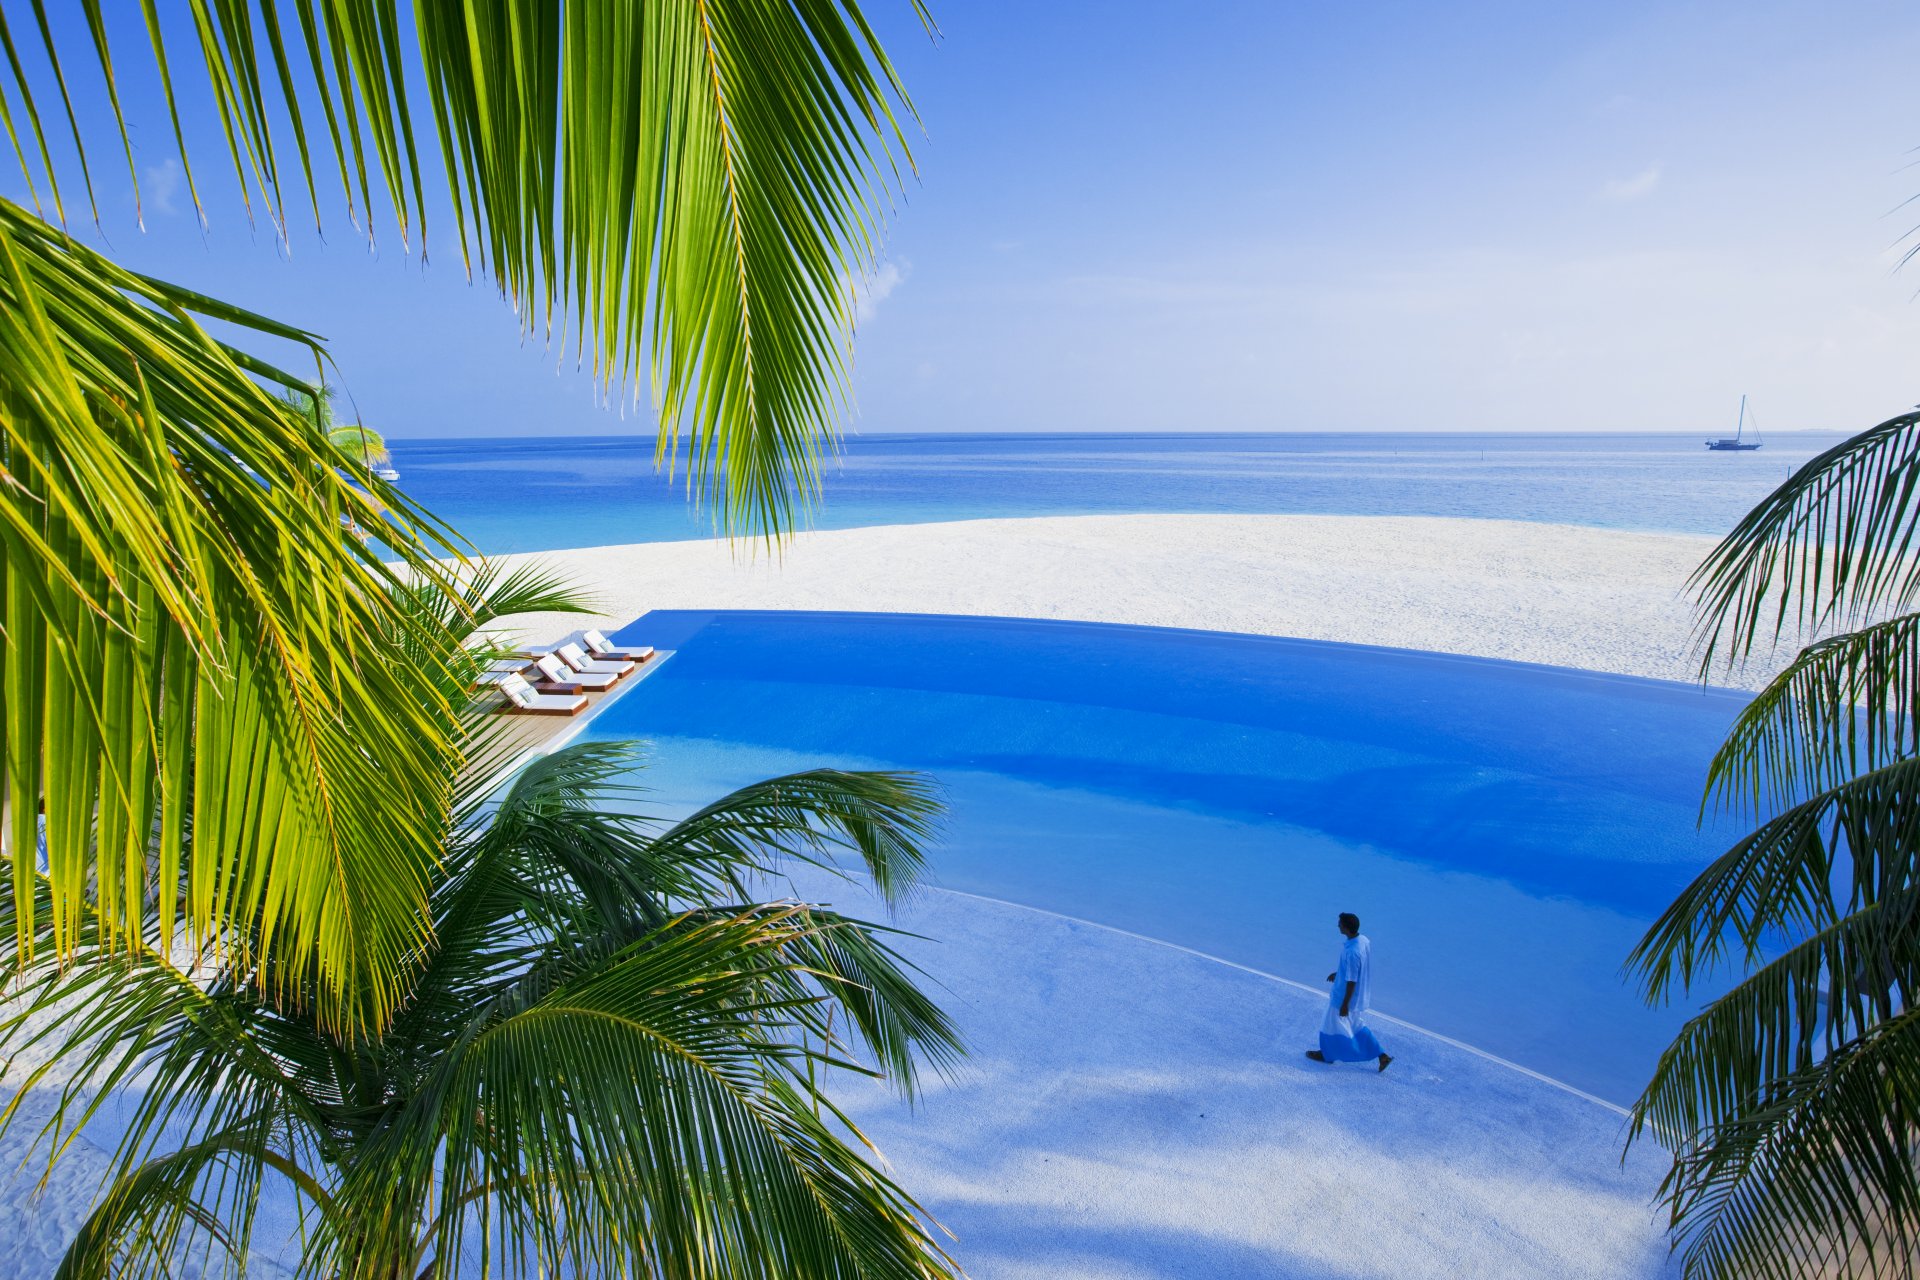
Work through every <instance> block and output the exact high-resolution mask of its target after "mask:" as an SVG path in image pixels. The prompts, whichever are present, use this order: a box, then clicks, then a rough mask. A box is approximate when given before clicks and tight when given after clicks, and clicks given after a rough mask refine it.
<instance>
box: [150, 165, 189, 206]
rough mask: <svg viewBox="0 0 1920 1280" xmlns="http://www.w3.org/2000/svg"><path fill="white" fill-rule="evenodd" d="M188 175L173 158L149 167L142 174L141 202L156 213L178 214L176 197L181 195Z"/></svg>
mask: <svg viewBox="0 0 1920 1280" xmlns="http://www.w3.org/2000/svg"><path fill="white" fill-rule="evenodd" d="M185 176H186V175H185V174H183V173H182V172H181V171H180V162H179V161H178V160H175V159H174V158H173V157H172V156H168V157H167V158H166V160H164V161H163V162H161V163H160V164H157V165H149V166H148V167H147V168H146V169H145V170H143V171H142V172H141V174H140V202H141V204H142V205H143V206H144V207H145V208H148V209H151V210H153V212H155V213H167V214H171V213H178V212H180V208H179V206H178V205H177V204H176V203H175V202H174V197H176V196H178V195H179V194H180V182H181V179H183V178H184V177H185Z"/></svg>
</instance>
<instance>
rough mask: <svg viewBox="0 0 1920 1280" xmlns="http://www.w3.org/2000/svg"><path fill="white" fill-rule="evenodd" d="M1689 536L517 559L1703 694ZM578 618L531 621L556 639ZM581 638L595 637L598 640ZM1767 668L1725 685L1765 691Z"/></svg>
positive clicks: (944, 541) (890, 535)
mask: <svg viewBox="0 0 1920 1280" xmlns="http://www.w3.org/2000/svg"><path fill="white" fill-rule="evenodd" d="M1712 546H1713V539H1711V538H1707V537H1701V536H1696V535H1688V534H1660V533H1630V532H1622V531H1618V530H1609V529H1588V528H1580V527H1576V526H1571V525H1550V524H1526V523H1521V522H1519V521H1510V520H1450V519H1439V518H1430V517H1416V516H1405V517H1401V516H1208V515H1142V516H1059V517H1051V516H1050V517H1040V518H1034V519H1023V520H967V521H960V522H956V523H951V524H928V525H897V526H889V527H885V528H876V529H850V530H835V531H829V532H819V533H808V534H803V535H800V536H799V537H798V538H796V539H795V540H794V541H793V543H792V544H791V545H790V546H788V547H787V548H785V550H784V552H783V553H782V554H780V555H779V556H778V557H777V558H776V557H774V556H770V555H769V554H768V553H767V552H765V551H764V550H760V551H759V552H758V554H755V553H754V552H753V551H751V550H749V549H730V548H728V547H727V546H725V545H724V544H718V543H712V542H664V543H643V544H636V545H632V546H618V547H590V548H584V549H581V550H573V551H555V552H545V553H539V554H534V555H528V556H515V557H509V559H510V560H512V561H516V562H517V561H523V560H529V559H531V560H537V561H540V562H542V563H545V564H548V565H551V566H553V567H554V568H557V569H559V570H561V571H562V572H564V573H565V574H566V575H567V576H568V577H569V579H571V580H572V581H574V582H576V583H578V584H579V585H580V586H582V587H584V588H586V589H587V590H589V591H591V592H592V594H593V596H594V597H595V600H596V603H597V607H598V609H599V613H598V614H596V615H594V617H595V618H596V619H597V620H598V621H600V622H602V623H612V624H615V625H618V624H621V623H625V622H628V621H631V620H632V619H634V618H636V617H638V616H639V615H640V614H642V613H645V612H647V611H648V610H649V609H730V608H754V609H835V610H837V609H854V610H871V611H879V612H903V613H961V614H981V615H996V614H997V615H1001V616H1006V617H1025V618H1072V619H1078V620H1081V621H1088V622H1130V623H1145V624H1150V625H1155V626H1169V627H1197V628H1201V629H1204V630H1212V631H1245V632H1253V633H1257V634H1263V635H1287V636H1300V637H1304V638H1306V639H1310V640H1339V641H1346V642H1350V643H1359V644H1383V645H1395V646H1399V647H1402V648H1409V649H1434V650H1440V651H1445V652H1453V653H1470V654H1477V655H1479V656H1482V657H1489V658H1506V659H1511V660H1515V661H1522V662H1544V663H1550V664H1553V665H1556V666H1568V667H1585V668H1590V669H1592V670H1596V671H1613V672H1619V673H1621V674H1624V675H1635V676H1652V677H1656V678H1659V679H1667V680H1691V679H1695V678H1697V672H1698V665H1697V658H1696V656H1695V651H1694V647H1693V644H1692V640H1691V630H1692V624H1693V614H1692V610H1691V607H1690V605H1689V603H1688V601H1687V600H1686V598H1685V597H1684V596H1683V594H1682V591H1683V588H1684V585H1685V583H1686V579H1687V575H1688V574H1689V573H1690V572H1692V570H1693V568H1694V566H1695V565H1697V564H1698V563H1699V562H1700V560H1701V559H1702V557H1704V556H1705V555H1706V554H1707V552H1708V551H1709V550H1710V549H1711V547H1712ZM581 623H582V619H580V618H576V617H561V616H548V617H538V618H532V619H528V620H526V623H525V627H524V631H523V633H524V634H525V635H527V636H529V637H539V638H547V637H548V636H550V634H551V633H555V632H558V631H562V630H566V629H569V628H571V627H573V626H577V625H581ZM587 625H591V624H590V623H589V624H587ZM1772 669H1773V664H1770V663H1767V662H1756V663H1755V664H1753V665H1752V666H1750V667H1749V668H1748V669H1747V670H1744V671H1736V672H1732V673H1728V672H1725V671H1717V672H1716V673H1715V675H1714V683H1716V684H1728V685H1735V686H1739V687H1757V686H1758V684H1759V683H1761V682H1762V681H1763V680H1764V676H1765V675H1766V674H1768V673H1770V672H1771V670H1772Z"/></svg>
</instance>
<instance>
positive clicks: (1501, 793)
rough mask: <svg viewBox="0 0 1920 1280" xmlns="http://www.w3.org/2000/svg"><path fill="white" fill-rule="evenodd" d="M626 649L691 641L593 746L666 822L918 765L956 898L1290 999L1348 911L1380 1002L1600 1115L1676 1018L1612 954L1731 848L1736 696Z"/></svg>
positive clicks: (1181, 659)
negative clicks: (660, 808) (606, 750)
mask: <svg viewBox="0 0 1920 1280" xmlns="http://www.w3.org/2000/svg"><path fill="white" fill-rule="evenodd" d="M620 638H621V639H622V640H623V641H625V642H629V643H647V644H653V645H656V646H658V647H660V648H663V649H668V648H671V649H674V650H676V651H677V653H676V655H675V656H674V658H673V659H672V660H671V661H670V662H668V663H667V664H666V665H665V666H664V667H662V669H661V670H660V671H659V672H657V673H656V674H654V675H653V676H652V677H651V678H649V679H648V680H647V681H645V682H644V683H643V684H641V685H640V686H638V687H637V688H635V689H634V690H632V691H631V692H630V693H629V694H628V695H627V696H626V697H624V698H622V699H621V700H620V701H618V702H616V703H614V704H611V705H610V706H609V707H608V708H607V709H606V711H605V712H604V713H603V714H602V715H600V716H599V717H598V718H597V719H596V720H595V721H593V722H592V724H591V726H590V733H591V734H592V736H594V737H600V738H625V737H634V738H645V739H647V740H649V741H650V742H652V743H653V744H654V746H655V748H656V751H655V756H654V764H653V765H652V766H651V767H650V768H649V770H648V776H647V779H646V782H647V785H649V786H650V787H652V788H654V789H655V790H656V792H657V793H658V794H659V798H660V801H661V802H662V803H663V804H664V805H668V806H689V805H692V804H694V803H697V802H703V801H705V800H709V799H711V798H713V797H714V796H715V795H716V794H717V793H718V792H719V791H721V790H723V789H725V788H728V787H731V786H735V785H738V784H740V783H743V782H747V781H750V780H752V779H754V778H758V777H764V776H768V775H769V774H773V773H779V772H786V771H790V770H793V769H799V768H806V767H811V766H815V765H829V764H830V765H837V766H841V767H889V768H900V767H906V768H916V769H925V770H928V771H930V772H932V773H934V774H935V775H937V776H938V777H939V778H940V780H941V782H942V783H943V784H944V786H945V788H946V791H947V795H948V799H949V801H950V804H951V813H950V817H949V821H948V826H947V830H946V836H945V839H944V841H943V843H942V844H941V846H940V847H939V849H938V850H937V852H936V855H935V866H936V869H937V876H938V880H939V882H940V883H941V884H943V885H945V886H947V887H949V888H954V889H961V890H966V891H969V892H974V893H981V894H987V895H990V896H993V897H999V898H1005V899H1008V900H1011V901H1015V902H1020V903H1024V904H1027V905H1031V906H1035V907H1041V908H1045V909H1048V910H1053V911H1058V912H1062V913H1065V914H1069V915H1074V916H1080V917H1084V918H1088V919H1091V920H1095V921H1098V922H1100V923H1103V924H1108V925H1113V926H1115V927H1118V928H1123V929H1128V930H1132V931H1135V932H1138V933H1143V934H1147V935H1149V936H1152V937H1156V938H1161V939H1165V940H1167V941H1169V942H1175V943H1179V944H1181V945H1184V946H1189V947H1194V948H1196V949H1199V950H1202V951H1206V952H1210V953H1212V954H1215V955H1219V956H1222V957H1225V958H1227V959H1230V960H1234V961H1238V962H1240V963H1243V964H1247V965H1251V966H1253V967H1256V968H1259V969H1263V970H1266V971H1269V972H1273V973H1277V974H1280V975H1282V976H1285V977H1289V978H1293V979H1296V980H1300V981H1306V982H1318V981H1319V980H1320V979H1321V978H1323V977H1324V975H1325V974H1326V972H1327V970H1328V969H1329V968H1330V967H1331V960H1332V957H1333V954H1334V951H1335V949H1336V946H1337V942H1338V939H1337V937H1336V935H1335V934H1334V929H1333V917H1334V915H1335V914H1336V913H1337V912H1340V911H1343V910H1351V911H1355V912H1358V913H1359V914H1360V916H1361V917H1362V920H1363V922H1364V927H1365V929H1366V931H1367V933H1368V934H1369V935H1371V936H1372V938H1373V940H1374V952H1375V960H1376V978H1375V987H1376V999H1377V1000H1378V1002H1379V1005H1380V1007H1381V1009H1382V1010H1383V1011H1384V1012H1387V1013H1392V1014H1395V1015H1398V1016H1400V1017H1404V1018H1407V1019H1409V1020H1411V1021H1414V1022H1417V1023H1420V1024H1422V1025H1425V1026H1428V1027H1431V1028H1432V1029H1434V1030H1436V1031H1440V1032H1442V1033H1444V1034H1447V1035H1451V1036H1455V1037H1457V1038H1459V1039H1462V1040H1465V1041H1467V1042H1469V1043H1471V1044H1474V1045H1478V1046H1480V1047H1482V1048H1485V1049H1487V1050H1489V1051H1491V1052H1493V1053H1497V1054H1500V1055H1502V1056H1504V1057H1508V1058H1511V1059H1513V1060H1515V1061H1518V1062H1520V1063H1522V1064H1524V1065H1526V1066H1528V1067H1531V1068H1533V1069H1535V1070H1538V1071H1542V1072H1545V1073H1547V1074H1549V1075H1552V1076H1555V1077H1558V1078H1560V1079H1563V1080H1566V1081H1567V1082H1569V1083H1571V1084H1573V1085H1576V1086H1577V1087H1580V1088H1582V1089H1586V1090H1589V1091H1591V1092H1593V1093H1596V1094H1599V1095H1600V1096H1602V1097H1605V1098H1609V1099H1611V1100H1614V1101H1616V1102H1627V1101H1630V1100H1631V1099H1632V1097H1633V1096H1634V1095H1635V1094H1636V1093H1637V1092H1638V1089H1639V1087H1640V1085H1641V1084H1642V1083H1643V1082H1644V1081H1645V1079H1646V1077H1647V1074H1648V1072H1649V1071H1650V1069H1651V1067H1652V1064H1653V1062H1654V1060H1655V1058H1656V1057H1657V1056H1658V1053H1659V1050H1660V1048H1661V1047H1662V1046H1663V1045H1664V1044H1665V1043H1666V1041H1667V1040H1668V1039H1669V1038H1670V1036H1671V1034H1672V1032H1673V1030H1674V1029H1675V1027H1677V1025H1678V1024H1679V1022H1680V1021H1681V1019H1682V1018H1683V1016H1684V1015H1685V1013H1686V1010H1684V1009H1674V1010H1663V1011H1649V1010H1647V1009H1646V1008H1644V1007H1643V1005H1642V1004H1641V1002H1640V1001H1639V999H1638V997H1637V996H1636V995H1635V993H1634V992H1633V990H1632V989H1631V988H1630V987H1629V986H1628V985H1626V984H1625V983H1624V982H1623V981H1622V978H1621V974H1620V965H1621V961H1622V960H1623V959H1624V957H1625V956H1626V954H1627V952H1628V951H1629V950H1630V949H1631V948H1632V946H1633V944H1634V942H1635V941H1637V940H1638V938H1639V936H1640V935H1641V933H1642V932H1643V931H1644V929H1645V928H1646V926H1647V924H1648V922H1649V921H1650V920H1651V919H1652V918H1653V916H1654V915H1655V914H1656V913H1657V912H1658V911H1659V909H1660V908H1661V907H1663V906H1664V905H1665V904H1666V903H1667V902H1668V901H1670V900H1671V899H1672V897H1673V896H1674V894H1675V892H1676V891H1677V890H1678V889H1679V888H1680V887H1681V886H1682V885H1684V884H1685V883H1686V882H1687V881H1688V880H1689V879H1690V878H1691V877H1692V876H1693V875H1694V874H1695V873H1696V872H1697V870H1698V869H1699V867H1700V866H1701V865H1702V864H1703V863H1704V862H1705V861H1706V860H1707V859H1708V858H1709V857H1711V856H1712V855H1714V854H1715V853H1717V852H1719V851H1720V850H1722V849H1723V848H1724V847H1725V846H1726V844H1727V843H1729V842H1730V840H1731V839H1732V837H1733V836H1734V835H1735V834H1736V833H1735V832H1734V831H1732V830H1731V828H1728V829H1724V830H1719V831H1714V830H1709V831H1707V832H1705V833H1703V832H1701V831H1699V830H1697V829H1696V825H1695V819H1696V815H1697V812H1698V805H1699V795H1700V785H1701V780H1702V777H1703V776H1704V770H1705V766H1706V762H1707V760H1708V759H1709V758H1710V756H1711V755H1712V753H1713V749H1714V747H1715V746H1716V745H1717V744H1718V742H1719V740H1720V738H1721V736H1722V735H1723V734H1724V732H1725V730H1726V727H1727V725H1728V724H1729V722H1730V721H1731V720H1732V718H1733V716H1734V715H1735V714H1736V713H1737V711H1738V709H1739V707H1740V706H1741V705H1742V703H1743V701H1744V698H1745V695H1742V694H1736V693H1733V692H1729V691H1724V690H1704V689H1700V688H1696V687H1692V686H1687V685H1679V684H1672V683H1666V682H1660V681H1649V680H1636V679H1629V678H1625V677H1616V676H1603V675H1594V674H1590V673H1584V672H1576V671H1567V670H1561V669H1557V668H1548V667H1537V666H1526V665H1520V664H1514V663H1504V662H1494V661H1487V660H1482V659H1472V658H1459V657H1450V656H1444V655H1438V654H1426V653H1413V652H1407V651H1400V650H1390V649H1372V648H1363V647H1357V646H1351V645H1336V644H1323V643H1315V642H1308V641H1296V640H1283V639H1275V638H1271V637H1259V636H1241V635H1226V634H1220V633H1212V632H1190V631H1173V630H1165V629H1160V628H1149V627H1122V626H1108V625H1097V624H1081V623H1059V622H1037V621H1027V620H1015V619H979V618H944V617H924V616H900V615H879V614H818V613H753V612H720V613H693V612H667V611H661V612H656V613H651V614H648V615H647V616H646V617H644V618H642V619H640V620H639V621H638V622H636V623H634V624H633V625H631V626H629V627H627V628H626V629H625V630H623V631H622V632H621V633H620ZM1315 1030H1316V1028H1315V1027H1312V1026H1302V1027H1285V1028H1278V1027H1277V1028H1275V1037H1276V1040H1275V1044H1276V1052H1281V1051H1291V1049H1292V1047H1293V1042H1294V1041H1296V1040H1297V1041H1299V1042H1300V1044H1301V1045H1302V1046H1304V1045H1307V1044H1310V1043H1311V1042H1312V1034H1313V1032H1314V1031H1315Z"/></svg>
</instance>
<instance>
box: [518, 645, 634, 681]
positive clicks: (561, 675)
mask: <svg viewBox="0 0 1920 1280" xmlns="http://www.w3.org/2000/svg"><path fill="white" fill-rule="evenodd" d="M533 665H534V666H536V667H538V668H540V674H541V675H543V676H545V677H546V678H547V679H549V680H551V681H553V682H554V683H555V684H577V685H579V686H580V687H581V688H583V689H610V688H612V687H613V682H614V681H616V680H618V679H619V678H620V677H619V676H617V675H615V674H614V673H613V672H611V671H575V670H574V669H573V668H572V667H569V666H568V665H567V664H566V663H564V662H562V661H560V659H558V658H556V657H554V656H553V655H552V654H550V653H548V654H543V655H541V656H540V657H538V658H536V659H534V663H533Z"/></svg>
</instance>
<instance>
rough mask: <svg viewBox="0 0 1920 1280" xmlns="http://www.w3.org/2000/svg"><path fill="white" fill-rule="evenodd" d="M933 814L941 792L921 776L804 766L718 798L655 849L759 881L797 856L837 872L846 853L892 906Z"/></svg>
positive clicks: (916, 872)
mask: <svg viewBox="0 0 1920 1280" xmlns="http://www.w3.org/2000/svg"><path fill="white" fill-rule="evenodd" d="M940 812H941V805H940V800H939V794H938V789H937V787H936V786H935V784H934V783H933V782H932V781H931V780H929V779H928V778H926V777H925V776H923V775H921V774H915V773H899V772H886V771H862V772H847V771H845V770H840V769H811V770H808V771H806V772H803V773H792V774H787V775H786V776H784V777H779V778H768V779H766V780H765V781H763V782H755V783H752V784H749V785H748V786H745V787H742V788H740V789H739V790H738V791H735V792H733V793H731V794H730V795H726V796H722V797H721V798H720V799H718V800H716V801H714V802H713V803H712V804H710V805H708V806H707V807H705V808H704V809H701V810H700V811H699V812H698V813H695V814H692V815H690V816H689V817H687V818H685V819H683V820H681V821H680V822H677V823H675V824H674V825H673V826H672V827H670V828H668V829H667V830H666V831H664V832H662V833H660V835H659V836H657V837H655V839H654V841H653V845H654V849H655V852H656V855H657V856H668V857H673V858H676V859H681V860H684V861H686V862H688V863H690V864H719V865H726V866H731V867H736V868H740V869H742V870H745V871H750V872H754V873H758V874H777V873H778V868H779V860H780V859H781V858H794V859H797V860H799V861H801V862H804V863H807V864H809V865H811V866H817V867H822V868H825V869H827V870H831V871H835V872H838V873H840V874H843V875H844V874H846V868H845V867H844V866H843V865H842V864H841V863H840V862H839V861H838V860H837V859H836V857H835V854H836V853H839V852H846V853H851V854H853V855H855V856H857V857H858V858H859V859H860V861H861V864H862V866H863V869H864V870H865V871H866V873H867V875H868V876H869V877H870V878H871V879H872V881H873V884H874V887H875V888H877V889H879V891H880V893H881V895H882V896H883V897H884V898H885V899H886V900H887V902H889V903H890V904H897V903H900V902H903V901H905V900H906V899H907V898H909V897H911V896H912V894H913V891H914V890H915V889H916V888H917V887H918V886H919V884H920V879H921V876H922V875H923V874H924V872H925V871H926V860H925V856H924V854H923V852H922V850H923V848H924V847H925V846H926V844H927V843H928V842H929V841H930V840H931V839H932V838H933V837H934V835H935V834H936V832H937V825H938V821H939V815H940Z"/></svg>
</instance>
